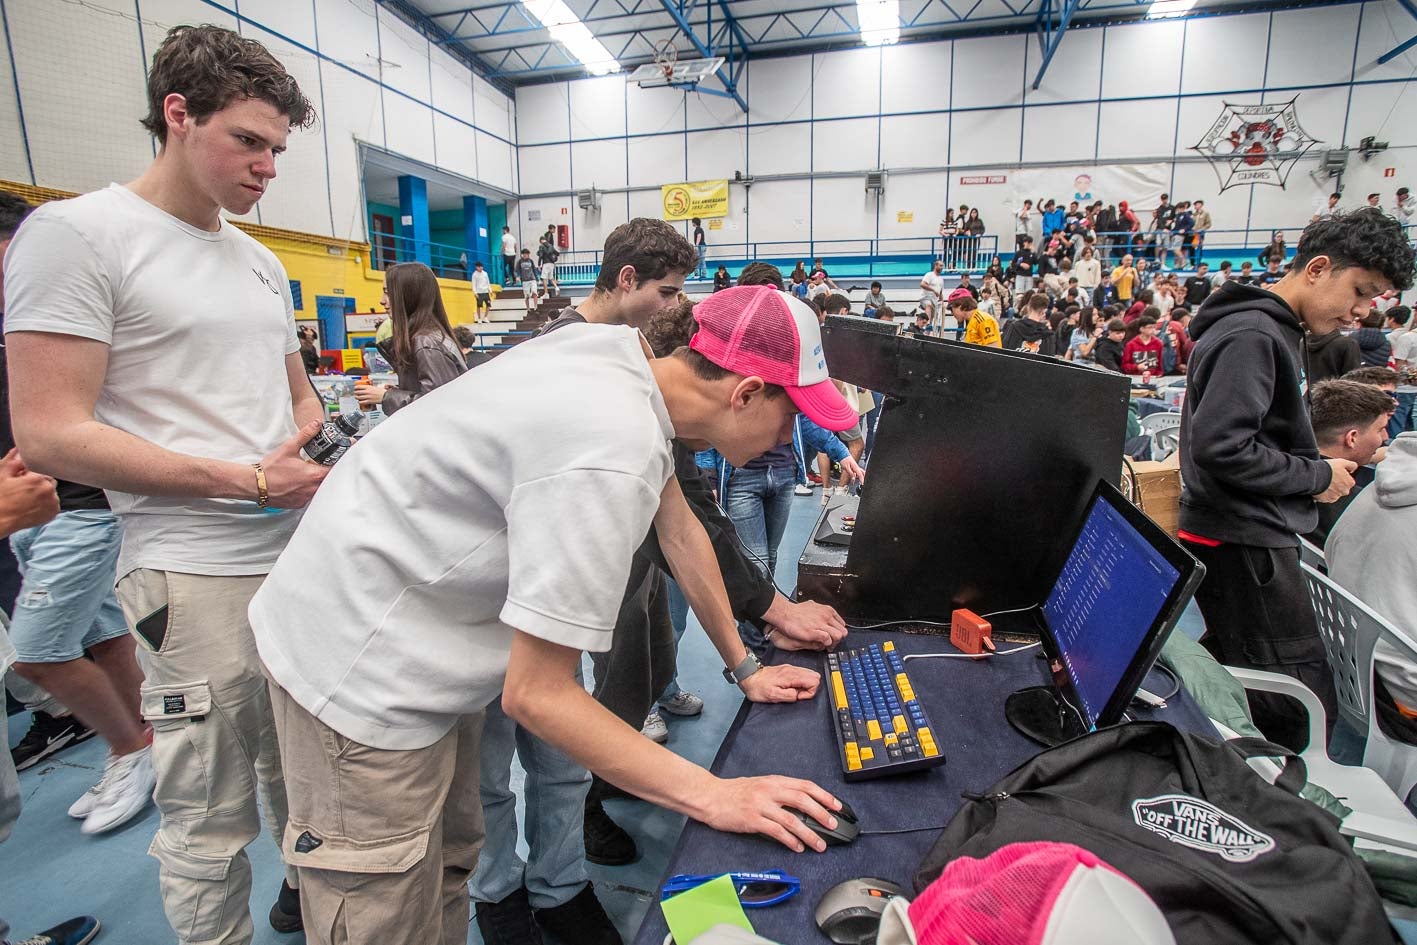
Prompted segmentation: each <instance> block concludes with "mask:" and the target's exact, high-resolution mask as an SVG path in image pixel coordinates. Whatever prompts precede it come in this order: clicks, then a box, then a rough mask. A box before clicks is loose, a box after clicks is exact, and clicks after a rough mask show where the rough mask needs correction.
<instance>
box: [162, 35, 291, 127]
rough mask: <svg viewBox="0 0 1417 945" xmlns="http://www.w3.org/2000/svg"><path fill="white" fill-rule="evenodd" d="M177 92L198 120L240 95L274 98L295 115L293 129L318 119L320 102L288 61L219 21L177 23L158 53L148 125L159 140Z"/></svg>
mask: <svg viewBox="0 0 1417 945" xmlns="http://www.w3.org/2000/svg"><path fill="white" fill-rule="evenodd" d="M172 94H177V95H181V96H183V97H184V98H186V99H187V112H188V114H190V115H191V116H192V117H193V118H194V119H196V121H197V123H198V124H201V123H202V122H204V121H206V120H207V119H208V118H210V117H211V116H212V115H214V114H216V113H217V112H219V111H221V110H222V109H223V108H225V107H226V106H227V105H230V104H231V102H232V101H233V100H235V99H246V98H256V99H260V100H261V101H263V102H269V103H270V104H271V105H273V106H275V107H276V108H277V109H279V110H280V111H281V112H282V113H283V114H285V115H286V116H287V117H288V118H289V119H290V126H291V127H292V128H308V127H310V125H312V124H314V122H315V107H314V106H313V105H311V104H310V101H309V100H308V99H307V98H306V97H305V95H304V94H303V93H302V92H301V91H300V85H299V84H298V83H297V82H296V81H295V79H294V78H293V77H291V75H290V73H288V72H286V71H285V66H283V65H281V64H280V61H279V60H278V59H276V57H275V56H273V55H271V53H270V51H269V50H267V49H266V47H264V46H262V45H261V44H260V43H258V42H256V41H255V40H254V39H244V38H242V37H241V36H239V35H238V34H236V33H233V32H232V31H231V30H228V29H223V28H222V27H220V26H178V27H174V28H173V29H172V30H171V31H170V32H169V33H168V34H167V37H166V38H165V39H164V40H163V41H162V45H161V46H159V47H158V48H157V52H156V53H154V54H153V65H152V69H151V70H149V72H148V114H147V117H145V118H144V119H143V121H142V125H143V127H144V128H146V129H147V130H148V132H149V133H150V134H151V135H152V136H153V137H155V138H157V140H158V143H159V144H166V143H167V118H166V117H165V116H164V115H163V103H164V102H165V101H166V100H167V97H168V96H169V95H172Z"/></svg>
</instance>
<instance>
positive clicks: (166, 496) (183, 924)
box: [5, 26, 326, 945]
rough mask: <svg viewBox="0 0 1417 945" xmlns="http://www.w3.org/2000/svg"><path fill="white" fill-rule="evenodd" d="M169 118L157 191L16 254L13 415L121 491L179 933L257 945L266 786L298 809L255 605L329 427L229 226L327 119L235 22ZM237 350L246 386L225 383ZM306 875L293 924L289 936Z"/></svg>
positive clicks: (147, 180) (289, 915)
mask: <svg viewBox="0 0 1417 945" xmlns="http://www.w3.org/2000/svg"><path fill="white" fill-rule="evenodd" d="M247 96H250V97H247ZM148 103H149V112H148V115H147V117H146V118H145V119H144V122H143V124H144V125H145V127H147V129H148V130H149V131H150V132H151V133H152V134H153V135H154V137H156V138H157V139H158V142H159V146H160V150H159V152H158V156H157V158H156V159H155V160H154V161H153V163H152V164H151V165H150V166H149V167H148V169H147V170H146V171H145V172H144V173H143V174H142V176H140V177H139V178H138V179H137V180H135V181H134V182H133V183H131V184H129V185H127V186H119V185H117V184H113V185H110V186H109V187H108V188H107V189H106V190H102V191H98V192H96V193H92V194H87V195H85V196H82V197H78V198H75V199H73V200H64V201H57V202H54V203H49V204H45V205H44V206H42V207H40V208H39V209H38V210H36V211H35V212H34V213H33V214H32V215H31V216H30V218H29V219H28V220H27V221H26V222H25V225H24V226H23V227H21V229H20V232H19V233H18V234H17V235H16V237H15V240H14V242H13V243H12V244H11V246H10V249H9V252H8V253H7V255H6V258H5V274H6V279H5V299H6V305H5V310H6V325H5V329H6V342H7V351H8V354H9V370H10V395H11V400H10V404H11V415H12V417H13V420H14V428H15V439H16V441H17V442H18V444H19V448H20V450H21V451H22V453H23V454H24V456H25V460H26V462H27V463H29V464H30V465H32V466H33V467H34V468H35V469H37V470H39V471H41V472H45V473H49V474H51V475H54V476H56V477H59V478H62V479H68V480H71V481H74V482H83V483H90V484H92V485H95V486H99V487H101V488H103V489H105V490H106V491H107V493H108V498H109V502H110V504H111V505H112V508H113V511H114V512H115V513H116V514H117V516H118V519H119V522H120V524H121V525H122V529H123V543H122V547H121V550H120V552H119V557H118V566H117V573H118V579H119V580H118V588H117V591H118V598H119V602H120V604H121V605H122V607H123V610H124V612H125V615H126V616H127V619H128V622H129V624H130V626H132V627H133V632H134V635H135V637H136V642H137V650H138V659H139V662H140V664H141V666H142V669H143V671H144V674H145V676H146V683H145V684H144V686H143V687H142V692H141V709H142V714H143V717H144V718H145V719H147V720H148V721H149V722H151V723H152V726H153V729H154V734H153V750H152V751H153V759H154V764H155V766H156V769H157V791H156V796H155V797H156V801H157V806H158V809H159V811H160V813H161V821H160V824H159V826H158V832H157V836H156V838H154V840H153V843H152V846H151V848H150V852H151V853H152V854H153V856H154V857H156V858H157V860H158V862H159V863H160V865H161V870H160V873H159V887H160V889H161V893H162V897H163V904H164V907H165V909H166V911H167V915H168V919H169V921H170V922H171V923H172V925H173V928H174V930H175V932H176V933H177V940H178V941H179V942H180V943H182V945H186V943H195V942H201V943H208V942H220V943H223V945H243V943H246V942H249V941H250V940H251V936H252V931H253V926H252V922H251V917H250V913H249V908H248V905H247V903H248V900H249V898H250V884H251V878H250V876H251V874H250V866H249V865H248V862H247V859H246V854H245V852H244V849H245V847H246V845H247V844H249V843H250V842H251V841H252V840H253V839H255V837H256V836H257V835H258V834H259V833H260V828H261V820H260V816H259V814H258V805H257V794H258V791H259V793H260V794H261V795H262V798H261V800H262V801H263V803H262V804H261V805H260V807H261V808H263V811H264V814H265V815H266V819H267V823H268V826H269V827H270V829H271V831H272V833H273V834H274V835H275V836H276V837H279V836H280V834H281V832H282V831H283V829H284V825H285V809H286V808H285V785H284V781H283V779H282V775H281V770H280V757H279V753H278V751H277V749H276V744H275V730H274V727H273V724H272V718H271V711H270V702H269V698H268V695H267V692H266V688H265V685H264V680H263V678H262V676H261V669H260V665H259V661H258V659H257V657H256V648H255V641H254V639H253V638H252V636H251V630H250V626H249V625H248V623H247V620H246V605H247V603H248V602H249V600H250V598H251V595H252V594H254V593H255V591H256V588H257V587H258V586H260V584H261V581H262V580H263V579H264V576H265V574H266V572H267V571H269V570H270V568H271V567H272V566H273V565H274V564H275V561H276V558H277V557H278V556H279V555H280V553H281V550H282V549H283V548H284V546H285V543H286V540H287V539H288V538H289V536H290V534H291V533H292V532H293V531H294V530H295V526H296V523H297V522H298V520H299V515H298V513H296V512H294V511H290V510H293V509H298V508H301V507H302V506H304V505H305V504H306V503H308V502H309V501H310V498H311V496H312V495H314V493H315V490H316V488H318V487H319V485H320V483H321V481H322V480H323V478H324V475H325V472H326V469H325V468H324V467H321V466H316V465H314V464H312V463H308V462H305V461H303V460H302V459H301V458H300V455H299V450H300V447H301V445H302V444H303V443H304V442H305V441H306V440H308V439H309V438H310V437H311V436H313V435H314V434H315V433H316V432H317V431H318V430H319V428H320V424H321V422H322V421H323V415H324V411H323V409H322V407H321V405H320V401H319V399H318V398H317V397H316V395H315V392H314V390H313V389H312V388H311V386H310V382H309V380H308V379H307V377H306V375H305V369H304V365H303V364H302V363H301V360H300V347H299V344H298V343H297V341H296V338H295V320H294V311H293V306H292V303H291V296H290V284H289V282H288V281H287V279H286V275H285V271H284V270H283V268H282V267H281V264H280V262H279V260H277V259H276V257H275V255H274V254H272V253H271V252H270V250H268V249H266V248H265V247H264V246H262V245H261V244H259V243H257V242H256V241H255V240H254V239H252V238H251V237H249V236H247V235H246V234H245V233H243V232H241V231H240V230H238V229H236V228H235V227H234V226H232V225H231V224H230V223H229V222H227V221H225V220H223V219H222V217H221V211H222V210H226V211H227V212H228V213H233V214H237V215H241V214H245V213H248V212H250V210H251V209H252V208H253V207H254V206H255V205H256V201H257V200H259V199H260V197H261V195H262V194H263V193H264V192H265V189H266V187H267V185H268V184H269V183H270V182H271V180H272V179H274V178H275V176H276V167H275V161H276V157H277V156H278V155H279V154H281V153H282V152H283V151H284V150H285V144H286V139H287V137H288V136H289V134H290V129H291V128H292V127H296V126H298V127H305V126H307V125H308V124H309V123H310V122H311V121H312V120H313V118H314V115H313V110H312V108H311V105H310V103H309V102H308V101H306V99H305V97H304V96H303V95H302V94H301V92H300V89H299V87H298V86H297V85H296V83H295V80H294V79H293V78H291V77H290V76H289V74H287V73H286V71H285V69H284V68H283V67H282V66H281V64H280V63H279V62H277V61H276V59H275V58H274V57H273V56H271V55H270V53H268V52H267V51H266V50H265V49H264V48H263V47H262V46H261V45H260V44H259V43H257V42H255V41H254V40H250V39H242V38H241V37H240V36H238V35H237V34H236V33H234V32H231V31H229V30H224V29H220V28H218V27H213V26H203V27H179V28H177V29H175V30H173V31H172V32H171V33H169V34H168V36H167V38H166V39H165V40H164V41H163V43H162V45H161V46H160V47H159V48H158V51H157V53H156V54H155V56H154V57H153V63H152V68H151V70H150V71H149V74H148ZM232 352H239V354H240V360H241V371H240V372H239V374H237V375H223V374H222V373H221V372H217V371H213V370H212V367H213V366H214V365H217V364H223V363H226V362H227V361H228V360H229V359H230V357H231V354H232ZM294 879H295V877H294V873H293V872H291V873H290V874H289V876H288V885H287V886H286V887H283V888H282V890H281V894H280V897H279V898H278V900H277V903H276V906H275V907H274V908H273V910H272V913H271V922H272V924H273V925H275V926H276V927H277V928H280V929H282V930H285V931H293V930H296V929H299V928H300V923H301V913H300V903H299V898H298V893H297V892H295V889H294V888H293V886H291V885H289V883H291V882H293V881H294Z"/></svg>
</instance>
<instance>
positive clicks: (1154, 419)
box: [1140, 411, 1181, 436]
mask: <svg viewBox="0 0 1417 945" xmlns="http://www.w3.org/2000/svg"><path fill="white" fill-rule="evenodd" d="M1140 423H1141V432H1143V433H1145V434H1147V435H1148V436H1155V435H1156V434H1157V433H1160V432H1161V431H1163V430H1179V429H1180V428H1181V415H1180V414H1179V413H1171V412H1169V411H1162V412H1159V413H1149V414H1147V415H1146V416H1145V417H1142V418H1141V420H1140Z"/></svg>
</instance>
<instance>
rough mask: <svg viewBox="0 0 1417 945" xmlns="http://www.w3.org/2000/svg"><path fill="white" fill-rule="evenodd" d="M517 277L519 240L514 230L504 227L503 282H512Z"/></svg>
mask: <svg viewBox="0 0 1417 945" xmlns="http://www.w3.org/2000/svg"><path fill="white" fill-rule="evenodd" d="M516 275H517V238H516V237H515V236H513V235H512V228H511V227H509V226H504V227H502V281H503V282H512V281H513V280H514V279H515V278H516Z"/></svg>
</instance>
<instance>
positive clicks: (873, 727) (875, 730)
mask: <svg viewBox="0 0 1417 945" xmlns="http://www.w3.org/2000/svg"><path fill="white" fill-rule="evenodd" d="M866 734H868V735H870V736H871V741H873V742H878V741H880V740H881V723H880V722H877V721H876V720H875V719H872V720H871V721H869V722H867V723H866Z"/></svg>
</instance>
